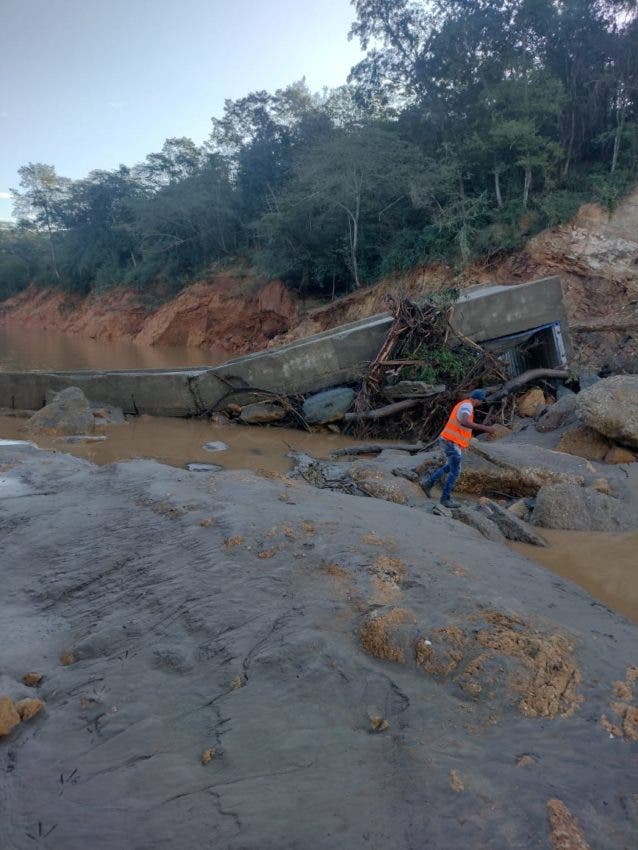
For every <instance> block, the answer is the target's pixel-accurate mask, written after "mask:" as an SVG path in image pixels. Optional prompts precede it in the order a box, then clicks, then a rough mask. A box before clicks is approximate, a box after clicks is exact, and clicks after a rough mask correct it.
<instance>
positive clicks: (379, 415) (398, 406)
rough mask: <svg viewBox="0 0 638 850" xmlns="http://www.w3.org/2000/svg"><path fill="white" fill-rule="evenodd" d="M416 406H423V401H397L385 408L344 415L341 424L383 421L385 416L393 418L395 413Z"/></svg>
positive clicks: (415, 399) (417, 399) (411, 399)
mask: <svg viewBox="0 0 638 850" xmlns="http://www.w3.org/2000/svg"><path fill="white" fill-rule="evenodd" d="M417 404H423V399H419V398H408V399H405V401H397V402H395V403H394V404H386V406H385V407H377V408H376V409H374V410H361V411H354V412H353V413H346V415H345V416H344V417H343V420H342V421H343V422H359V421H361V420H362V419H371V420H373V421H376V420H377V419H385V417H386V416H393V415H394V414H395V413H400V412H401V411H402V410H410V408H411V407H416V406H417Z"/></svg>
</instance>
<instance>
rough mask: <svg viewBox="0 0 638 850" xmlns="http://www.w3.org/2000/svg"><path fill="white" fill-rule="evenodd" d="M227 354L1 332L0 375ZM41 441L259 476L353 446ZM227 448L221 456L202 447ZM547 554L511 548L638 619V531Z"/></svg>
mask: <svg viewBox="0 0 638 850" xmlns="http://www.w3.org/2000/svg"><path fill="white" fill-rule="evenodd" d="M226 356H227V355H224V354H223V352H221V351H210V350H204V349H192V348H167V347H163V348H161V347H144V346H137V345H134V344H133V343H123V342H119V341H118V342H113V343H100V342H95V341H93V340H87V339H82V338H80V337H75V336H65V335H62V334H55V333H51V332H40V331H24V330H22V329H18V328H11V327H2V326H0V371H23V370H25V371H26V370H31V369H38V370H65V369H68V370H77V369H155V368H167V367H169V368H175V367H180V366H181V367H185V366H186V367H187V366H206V365H208V366H210V365H214V364H215V363H219V362H221V361H222V360H223V359H225V357H226ZM0 438H4V439H28V436H27V435H26V434H25V432H24V421H23V420H21V419H18V418H14V417H11V416H0ZM37 442H38V445H39V446H41V447H42V448H46V449H52V450H54V451H64V452H68V453H70V454H73V455H76V456H77V457H83V458H86V459H87V460H90V461H92V462H93V463H96V464H99V465H103V464H108V463H113V462H115V461H120V460H130V459H132V458H150V459H153V460H157V461H159V462H160V463H166V464H169V465H171V466H176V467H184V466H185V465H186V464H187V463H209V464H218V465H219V466H222V467H224V468H226V469H251V470H253V471H255V472H258V473H260V474H264V475H276V474H282V473H285V472H286V471H288V470H289V469H290V466H291V461H290V459H289V457H288V453H289V452H290V451H292V450H296V451H305V452H307V453H308V454H312V455H313V456H315V457H318V458H328V457H330V453H331V452H332V451H334V450H335V449H337V448H341V447H344V446H348V445H352V444H353V443H354V442H355V441H353V440H352V439H351V438H349V437H344V436H342V435H339V434H329V433H321V434H308V433H305V432H303V431H297V430H292V429H287V428H248V427H242V426H240V425H232V424H229V425H218V424H211V423H210V422H207V421H204V420H198V419H188V420H187V419H163V418H158V417H149V416H140V417H137V418H136V417H132V418H131V419H130V420H129V422H128V423H127V424H126V425H123V426H118V427H112V428H109V429H108V439H107V440H104V441H99V442H91V443H75V444H69V443H67V442H65V441H64V439H63V438H59V437H44V436H43V437H38V440H37ZM210 442H222V443H225V444H226V445H227V446H228V448H227V449H226V450H224V451H219V452H210V451H208V450H207V449H204V448H203V446H204V445H205V444H206V443H210ZM543 535H544V536H545V537H546V538H547V539H548V541H549V543H550V545H549V546H548V547H547V548H546V549H541V548H539V547H536V546H523V545H520V544H518V545H517V544H514V547H513V548H515V549H516V550H517V551H519V552H521V553H523V554H525V555H526V556H527V557H528V558H530V559H532V560H534V561H536V562H537V563H539V564H541V565H542V566H544V567H546V568H548V569H550V570H552V571H553V572H555V573H557V574H558V575H561V576H563V577H564V578H568V579H571V580H572V581H574V582H576V583H577V584H579V585H581V586H582V587H584V588H585V589H586V590H587V591H589V593H591V594H592V595H593V596H594V597H596V598H597V599H599V600H601V601H602V602H604V603H605V604H607V605H609V606H610V607H612V608H615V609H616V610H617V611H620V612H621V613H622V614H624V615H625V616H627V617H629V618H630V619H633V620H634V621H635V622H638V571H637V570H636V551H637V550H638V534H635V533H632V534H601V533H594V532H575V531H572V532H570V531H551V530H549V531H548V530H545V529H544V530H543Z"/></svg>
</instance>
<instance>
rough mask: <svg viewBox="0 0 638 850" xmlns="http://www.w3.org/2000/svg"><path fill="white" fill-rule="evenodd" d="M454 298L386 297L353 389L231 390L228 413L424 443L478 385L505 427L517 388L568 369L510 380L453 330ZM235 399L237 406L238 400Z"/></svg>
mask: <svg viewBox="0 0 638 850" xmlns="http://www.w3.org/2000/svg"><path fill="white" fill-rule="evenodd" d="M456 297H457V293H456V292H455V291H454V290H447V291H445V292H443V293H439V294H437V295H435V296H432V298H431V299H429V300H427V301H425V302H423V303H420V304H416V303H414V302H412V301H410V300H409V299H407V298H405V297H400V298H394V297H393V296H390V295H388V296H386V299H385V300H386V304H387V306H388V309H389V310H390V311H391V313H392V315H393V322H392V324H391V326H390V328H389V330H388V333H387V334H386V337H385V339H384V341H383V343H382V345H381V347H380V349H379V351H378V354H377V356H376V357H375V358H374V360H373V361H372V362H371V363H369V364H368V366H367V368H366V370H365V372H364V373H363V374H362V377H361V379H360V381H359V383H358V384H357V385H356V386H355V387H354V388H351V387H338V388H336V389H333V390H327V391H324V392H321V393H318V394H317V395H312V396H309V397H307V398H304V397H302V396H286V395H285V394H280V395H277V394H275V393H272V392H266V391H261V390H257V389H255V388H253V387H245V386H244V387H241V388H230V389H229V393H228V396H227V397H226V398H225V401H226V402H227V404H226V407H225V412H226V414H227V415H229V416H230V417H231V418H236V419H238V420H239V421H240V422H242V423H244V424H264V423H275V422H277V423H281V424H287V425H294V426H297V427H298V426H299V425H301V426H302V427H304V428H306V429H308V430H310V429H311V427H312V426H328V427H329V428H330V429H331V430H339V431H344V432H347V433H350V434H352V435H353V436H356V437H357V438H361V439H369V438H373V437H377V438H387V437H392V436H393V435H394V434H396V433H401V434H402V435H405V436H407V437H408V438H410V439H414V440H419V441H423V442H430V441H432V440H433V439H435V438H436V436H437V435H438V433H439V432H440V430H441V428H442V427H443V425H444V424H445V419H446V417H447V416H448V415H449V410H450V408H451V407H452V406H453V405H454V404H455V403H456V402H457V401H458V400H459V398H462V397H463V396H464V395H467V394H468V393H469V392H470V391H471V390H472V389H475V388H477V387H483V388H486V389H487V390H488V392H489V393H490V395H489V397H488V401H489V409H488V410H487V412H486V414H485V420H486V421H488V422H490V423H501V424H506V423H511V421H512V419H513V417H514V415H515V414H516V398H515V396H516V394H517V393H518V391H519V390H520V389H521V388H522V387H524V386H525V385H526V384H527V383H530V382H532V381H534V382H536V383H539V384H541V385H542V384H543V382H544V380H545V379H547V378H562V379H564V378H566V377H567V372H564V371H558V370H552V369H536V370H532V371H531V372H526V373H524V374H523V375H520V376H518V377H516V378H514V379H512V380H509V381H508V373H507V366H506V364H505V362H504V361H503V360H501V359H499V357H498V356H497V355H496V354H495V353H492V352H490V351H489V350H487V349H486V348H484V347H482V346H481V345H478V344H477V343H476V342H474V341H473V340H471V339H469V338H468V337H466V336H464V335H463V334H462V333H460V331H458V330H456V329H455V328H454V327H453V324H452V321H451V319H452V314H453V310H454V304H455V301H456ZM539 392H542V391H541V390H539ZM232 395H234V396H235V397H236V398H235V399H233V400H231V398H230V396H232ZM258 399H261V401H259V400H258ZM240 400H241V401H243V402H244V404H243V405H241V404H238V403H236V401H240ZM336 423H338V424H336Z"/></svg>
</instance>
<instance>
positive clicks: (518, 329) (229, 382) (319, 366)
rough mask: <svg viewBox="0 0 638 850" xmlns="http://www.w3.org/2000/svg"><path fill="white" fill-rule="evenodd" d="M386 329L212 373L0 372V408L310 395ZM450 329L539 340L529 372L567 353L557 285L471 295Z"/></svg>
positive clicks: (385, 322)
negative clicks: (256, 393)
mask: <svg viewBox="0 0 638 850" xmlns="http://www.w3.org/2000/svg"><path fill="white" fill-rule="evenodd" d="M391 324H392V317H391V316H390V315H389V314H379V315H376V316H371V317H369V318H367V319H361V320H360V321H358V322H352V323H350V324H347V325H341V326H339V327H337V328H333V329H332V330H329V331H324V332H323V333H321V334H316V335H315V336H311V337H306V338H304V339H300V340H297V341H296V342H293V343H290V344H288V345H284V346H281V347H280V348H272V349H266V350H264V351H258V352H255V353H254V354H249V355H247V356H245V357H238V358H235V359H233V360H228V361H226V362H225V363H222V364H220V365H218V366H214V367H211V368H198V369H171V370H137V371H133V370H126V371H99V372H98V371H91V372H87V371H80V372H0V407H11V408H23V409H28V410H37V409H39V408H40V407H42V406H43V405H44V404H45V403H46V402H47V398H49V400H50V396H51V394H52V393H55V392H58V391H59V390H62V389H65V388H66V387H69V386H77V387H80V388H81V389H82V390H83V391H84V393H85V394H86V396H87V397H88V398H90V399H91V401H94V402H99V403H101V404H110V405H114V406H116V407H121V408H122V409H123V410H124V412H125V413H132V414H142V413H146V414H150V415H154V416H178V417H186V416H195V415H197V414H201V413H204V412H206V411H212V410H214V409H215V408H216V407H217V405H219V404H220V403H222V402H224V400H225V399H227V398H228V399H229V400H230V398H229V393H236V391H237V390H241V389H242V388H246V392H245V393H243V394H239V395H237V394H235V395H234V396H233V398H232V400H233V401H240V402H243V401H245V400H250V392H249V388H253V389H256V390H266V391H269V392H273V393H282V394H287V395H292V394H296V393H300V394H301V393H303V394H305V393H309V392H316V391H319V390H322V389H326V388H327V387H331V386H335V385H338V384H342V383H348V382H352V381H355V380H357V378H359V377H360V376H361V374H362V372H363V370H364V369H365V367H366V365H367V363H369V362H370V361H371V360H373V359H374V357H375V356H376V354H377V352H378V350H379V347H380V346H381V344H382V342H383V340H384V339H385V336H386V334H387V332H388V329H389V327H390V325H391ZM452 325H453V327H454V329H455V330H457V331H458V332H460V333H461V334H463V335H465V336H467V337H470V338H471V339H473V340H476V341H477V342H481V343H484V344H485V343H487V344H488V345H494V346H496V347H497V348H498V350H499V351H502V350H506V349H507V347H508V345H511V346H514V345H515V343H516V339H517V338H520V337H521V336H525V335H526V334H527V335H529V334H530V333H531V332H536V333H539V334H545V335H547V340H548V342H547V344H545V345H544V346H543V350H544V351H545V352H546V353H545V355H544V356H545V358H546V359H545V362H544V363H543V364H534V365H548V366H558V365H560V364H561V362H563V361H564V357H565V352H566V351H567V349H568V345H569V338H568V327H567V317H566V313H565V306H564V303H563V293H562V289H561V283H560V278H558V277H549V278H543V279H542V280H536V281H532V282H530V283H525V284H520V285H517V286H513V285H512V286H481V287H474V288H472V289H470V290H468V291H466V292H465V293H464V294H463V295H462V296H461V298H460V299H459V301H458V302H457V303H456V304H455V306H454V310H453V314H452ZM509 338H511V343H510V341H509ZM242 395H243V398H242Z"/></svg>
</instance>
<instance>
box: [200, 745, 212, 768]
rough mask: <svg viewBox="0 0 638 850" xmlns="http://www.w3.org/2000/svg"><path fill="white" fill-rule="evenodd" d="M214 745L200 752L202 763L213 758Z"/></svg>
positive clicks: (207, 762)
mask: <svg viewBox="0 0 638 850" xmlns="http://www.w3.org/2000/svg"><path fill="white" fill-rule="evenodd" d="M215 753H216V750H215V747H210V748H209V749H208V750H204V752H203V753H202V759H201V761H202V764H209V763H210V762H211V761H212V760H213V759H214V758H215Z"/></svg>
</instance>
